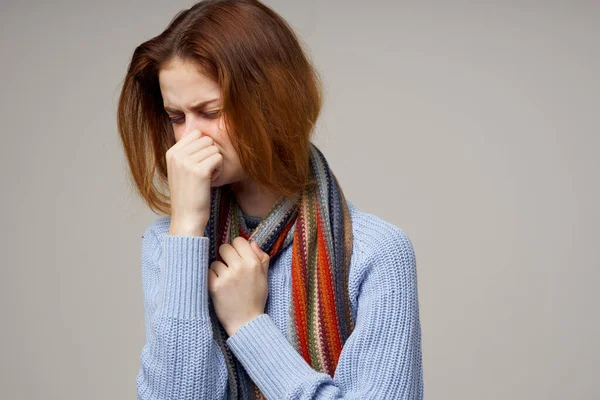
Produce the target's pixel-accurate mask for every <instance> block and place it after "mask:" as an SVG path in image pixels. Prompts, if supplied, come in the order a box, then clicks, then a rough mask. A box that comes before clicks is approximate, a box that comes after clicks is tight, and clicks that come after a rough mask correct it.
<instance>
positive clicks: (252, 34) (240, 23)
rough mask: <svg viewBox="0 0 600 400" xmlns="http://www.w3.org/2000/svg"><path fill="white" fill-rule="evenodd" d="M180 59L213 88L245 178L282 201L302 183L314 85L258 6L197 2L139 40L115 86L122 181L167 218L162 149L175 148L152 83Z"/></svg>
mask: <svg viewBox="0 0 600 400" xmlns="http://www.w3.org/2000/svg"><path fill="white" fill-rule="evenodd" d="M174 58H180V59H181V60H183V61H189V62H192V63H193V64H194V65H195V66H197V68H198V71H199V72H201V73H203V74H205V75H207V76H209V77H210V78H212V79H213V80H214V81H215V82H217V83H218V84H219V87H220V89H221V95H222V98H223V109H222V113H223V118H224V122H225V126H226V128H227V129H228V132H229V134H230V136H231V140H232V145H233V146H234V148H235V150H236V152H237V154H238V156H239V159H240V163H241V165H242V168H243V169H244V171H245V173H246V174H247V175H248V177H249V178H250V179H251V180H252V181H254V182H255V183H257V184H258V185H259V186H261V187H263V188H266V189H267V190H268V191H270V192H272V193H276V194H279V195H285V196H291V195H292V194H294V193H296V192H298V191H299V190H302V189H303V188H304V187H305V185H307V184H310V183H313V181H311V180H310V179H309V167H310V165H309V154H310V137H311V136H312V133H313V128H314V126H315V123H316V120H317V118H318V116H319V113H320V110H321V106H322V83H321V80H320V77H319V76H318V73H317V72H316V70H315V68H314V67H313V65H312V63H311V61H310V59H309V58H308V57H307V55H306V54H305V52H304V51H303V49H302V47H301V45H300V43H299V41H298V38H297V37H296V35H295V34H294V32H293V30H292V28H291V27H290V26H289V25H288V24H287V23H286V22H285V20H284V19H283V18H282V17H281V16H279V15H278V14H277V13H276V12H275V11H273V10H272V9H270V8H269V7H267V6H266V5H264V4H262V3H261V2H260V1H257V0H204V1H200V2H198V3H196V4H195V5H193V6H192V7H191V8H189V9H187V10H183V11H181V12H179V13H178V14H177V15H176V16H175V17H174V18H173V20H172V21H171V22H170V24H169V25H168V26H167V28H166V29H165V30H164V31H163V32H162V33H161V34H160V35H158V36H156V37H154V38H152V39H150V40H148V41H146V42H144V43H142V44H140V45H139V46H138V47H137V48H136V49H135V51H134V52H133V57H132V59H131V62H130V64H129V68H128V70H127V75H126V76H125V78H124V80H123V87H122V90H121V94H120V97H119V103H118V110H117V126H118V131H119V135H120V137H121V141H122V144H123V147H124V150H125V155H126V158H127V161H128V165H129V171H130V174H131V176H130V177H131V179H132V181H133V183H134V185H135V187H136V189H137V191H138V193H139V194H140V195H141V196H142V198H143V199H144V200H145V202H146V203H147V204H148V205H149V206H150V208H151V209H152V210H153V211H155V212H162V213H165V214H170V211H171V205H170V196H169V195H168V194H165V193H163V192H162V191H161V190H162V189H165V190H168V179H167V166H166V159H165V153H166V151H167V150H168V149H169V148H170V147H171V146H173V145H174V144H175V137H174V134H173V128H172V126H171V124H169V120H168V115H167V114H166V113H165V112H164V109H163V100H162V95H161V92H160V87H159V83H158V72H159V70H160V69H161V67H163V66H166V64H167V63H168V62H169V61H171V60H173V59H174Z"/></svg>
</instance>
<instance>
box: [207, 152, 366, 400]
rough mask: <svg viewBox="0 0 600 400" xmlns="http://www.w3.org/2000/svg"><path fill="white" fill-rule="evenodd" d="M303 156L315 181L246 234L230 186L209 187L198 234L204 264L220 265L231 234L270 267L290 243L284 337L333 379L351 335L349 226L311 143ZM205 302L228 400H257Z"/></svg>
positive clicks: (340, 194) (345, 207)
mask: <svg viewBox="0 0 600 400" xmlns="http://www.w3.org/2000/svg"><path fill="white" fill-rule="evenodd" d="M310 150H311V151H310V178H311V180H314V181H315V182H316V183H315V184H309V185H307V186H306V187H305V188H304V189H303V190H301V191H299V192H298V193H297V194H296V195H294V196H292V197H287V196H281V197H280V198H279V199H278V200H277V201H276V202H275V204H274V205H273V206H272V207H271V210H270V211H269V213H268V215H267V216H265V217H264V218H263V219H262V220H261V221H260V223H259V225H258V226H257V227H256V228H255V229H254V230H253V231H252V230H250V229H248V228H247V226H246V223H245V220H244V217H243V214H242V212H241V210H240V208H239V205H238V203H237V202H236V199H235V196H234V195H233V193H232V192H231V190H230V188H229V186H228V185H225V186H222V187H213V188H211V216H210V220H209V222H208V224H207V226H206V230H205V233H206V236H207V237H208V238H209V239H210V245H209V246H210V251H209V265H210V264H211V263H212V262H213V261H215V260H217V257H219V258H218V260H219V261H222V259H221V257H220V254H219V252H218V249H219V247H220V246H221V245H222V244H224V243H231V242H232V241H233V239H234V238H236V237H237V236H242V237H244V238H245V239H247V240H249V241H254V242H256V243H257V244H258V245H259V247H260V248H261V249H262V250H263V251H264V252H266V253H267V254H269V256H270V257H271V261H272V260H273V258H274V257H275V256H277V255H278V254H279V253H280V252H281V251H282V250H283V249H284V248H285V247H286V246H287V245H288V244H289V243H291V242H292V241H293V243H292V267H291V273H292V299H291V301H290V307H289V325H288V336H287V339H288V341H289V342H290V343H291V344H292V346H293V347H294V348H295V349H296V351H297V352H298V353H299V354H300V355H302V357H303V358H304V359H305V360H306V362H307V363H308V364H309V365H311V366H312V368H313V369H315V370H317V371H319V372H324V373H327V374H329V375H330V376H331V377H333V375H334V373H335V369H336V366H337V362H338V359H339V356H340V353H341V351H342V347H343V345H344V343H345V341H346V339H347V338H348V336H350V334H351V333H352V330H353V329H354V320H353V317H352V313H351V309H350V297H349V293H348V272H349V264H350V256H351V254H352V224H351V220H350V212H349V208H348V205H347V204H346V199H345V197H344V194H343V192H342V189H341V187H340V185H339V183H338V180H337V178H336V177H335V175H334V174H333V173H332V171H331V170H330V168H329V164H328V163H327V161H326V159H325V157H324V156H323V153H321V151H320V150H319V149H318V148H317V147H316V146H315V145H314V144H312V143H311V148H310ZM215 228H217V229H215ZM208 298H209V309H210V318H211V321H212V326H213V334H214V338H215V341H216V342H217V344H218V345H219V346H220V348H221V350H222V352H223V354H224V355H225V363H226V364H227V373H228V379H229V388H230V396H229V399H235V400H237V399H264V398H265V397H264V395H263V394H262V393H261V392H260V390H259V389H258V387H257V386H256V384H255V383H254V382H253V381H252V380H251V379H250V377H249V376H248V374H247V373H246V371H245V369H244V368H243V366H242V365H241V363H240V362H239V361H238V360H237V358H236V357H235V356H234V355H233V354H232V352H231V350H230V349H229V347H228V346H227V345H226V340H227V338H228V337H229V336H228V334H227V332H226V331H225V329H224V328H223V326H222V325H221V323H220V321H219V320H218V318H217V316H216V313H215V311H214V306H213V304H212V300H211V297H210V295H209V297H208Z"/></svg>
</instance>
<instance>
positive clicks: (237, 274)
mask: <svg viewBox="0 0 600 400" xmlns="http://www.w3.org/2000/svg"><path fill="white" fill-rule="evenodd" d="M219 254H220V255H221V257H222V258H223V262H220V261H215V262H213V263H212V264H211V265H210V268H209V270H208V292H209V293H210V296H211V298H212V301H213V305H214V307H215V312H216V314H217V317H218V318H219V321H220V322H221V324H222V325H223V328H225V331H226V332H227V334H228V335H229V336H232V335H233V334H234V333H235V332H236V331H237V330H238V329H239V328H240V327H241V326H242V325H244V324H245V323H246V322H249V321H250V320H252V319H254V318H255V317H257V316H259V315H261V314H264V312H265V305H266V303H267V295H268V294H269V284H268V272H269V260H270V257H269V255H268V254H267V253H265V252H264V251H262V250H261V249H260V247H259V246H258V245H257V244H256V242H249V241H247V240H246V239H244V238H243V237H241V236H238V237H236V238H235V239H233V241H232V242H231V244H227V243H226V244H223V245H222V246H221V247H219Z"/></svg>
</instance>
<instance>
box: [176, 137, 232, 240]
mask: <svg viewBox="0 0 600 400" xmlns="http://www.w3.org/2000/svg"><path fill="white" fill-rule="evenodd" d="M165 157H166V161H167V175H168V180H169V192H170V194H171V227H170V229H169V234H170V235H193V236H203V235H204V229H205V228H206V225H207V224H208V220H209V218H210V188H211V182H212V179H213V176H214V175H215V174H216V173H218V171H219V169H220V168H222V165H223V156H222V155H221V153H220V152H219V148H218V147H217V146H216V145H215V143H214V141H213V139H212V138H211V137H209V136H202V137H201V133H200V131H199V130H198V129H194V130H193V131H191V132H187V133H185V134H184V135H183V136H182V137H181V139H179V141H178V142H177V143H175V145H173V146H172V147H171V148H170V149H169V150H167V153H166V156H165Z"/></svg>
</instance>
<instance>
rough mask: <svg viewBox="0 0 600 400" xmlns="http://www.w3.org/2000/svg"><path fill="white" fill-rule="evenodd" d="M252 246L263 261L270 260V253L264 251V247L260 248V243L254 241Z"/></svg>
mask: <svg viewBox="0 0 600 400" xmlns="http://www.w3.org/2000/svg"><path fill="white" fill-rule="evenodd" d="M252 248H253V249H254V252H255V253H256V255H257V257H258V259H259V260H260V262H261V263H265V262H267V261H269V259H270V257H269V254H267V253H266V252H264V251H263V249H261V248H260V246H259V245H258V243H256V242H252Z"/></svg>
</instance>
